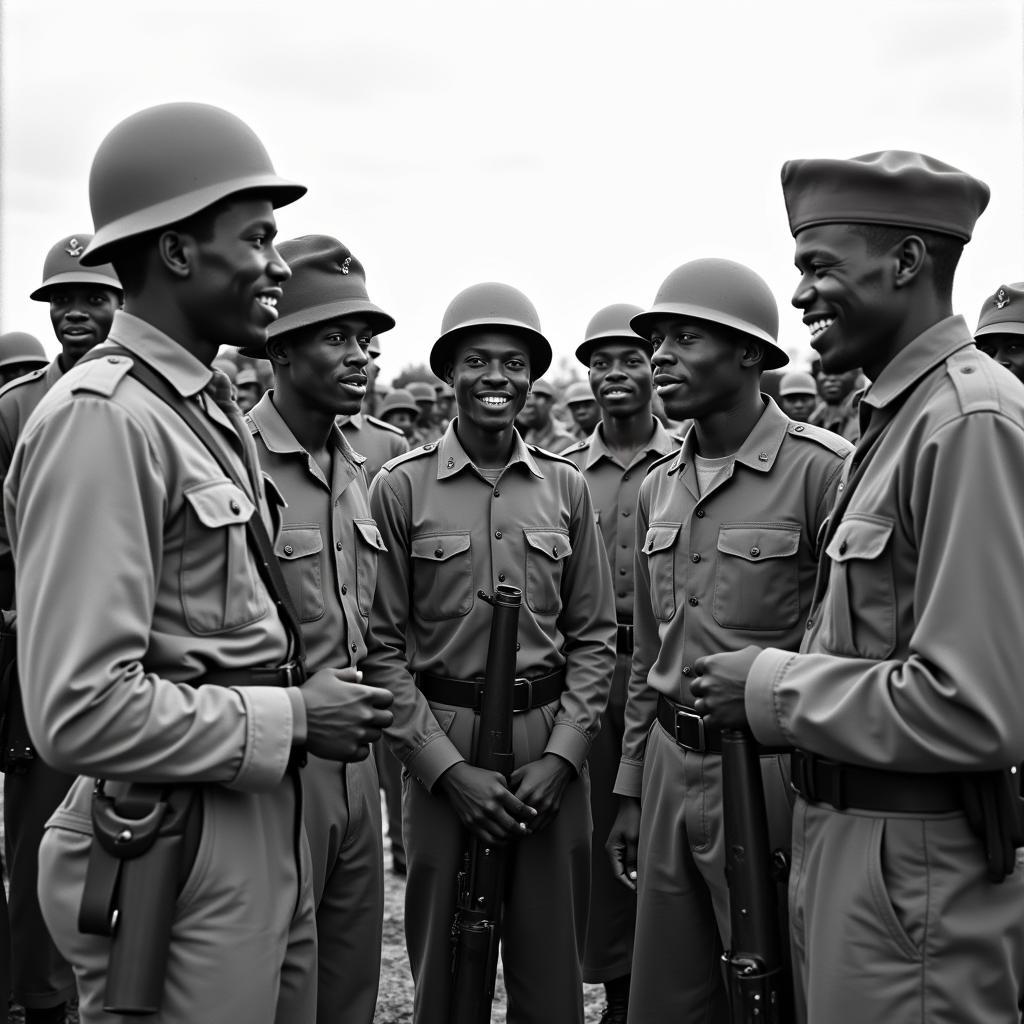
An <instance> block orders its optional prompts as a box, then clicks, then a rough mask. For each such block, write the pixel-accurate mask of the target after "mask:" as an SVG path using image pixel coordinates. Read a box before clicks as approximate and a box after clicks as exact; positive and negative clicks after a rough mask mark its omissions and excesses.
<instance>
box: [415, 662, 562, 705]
mask: <svg viewBox="0 0 1024 1024" xmlns="http://www.w3.org/2000/svg"><path fill="white" fill-rule="evenodd" d="M417 681H418V685H419V688H420V690H421V691H422V693H423V696H424V697H426V698H427V700H430V701H433V702H434V703H435V704H451V705H453V706H455V707H457V708H472V709H473V710H474V711H477V712H479V710H480V697H481V695H482V694H483V689H484V681H483V680H482V679H449V678H448V677H447V676H435V675H433V674H431V673H430V672H421V673H420V674H419V676H418V677H417ZM564 689H565V669H564V668H560V669H558V670H557V671H556V672H550V673H549V674H548V675H546V676H540V677H539V678H537V679H517V680H516V682H515V686H514V687H513V689H512V710H513V711H515V712H519V711H531V710H533V708H539V707H542V706H543V705H545V704H551V703H552V702H553V701H556V700H558V698H559V697H561V696H562V691H563V690H564Z"/></svg>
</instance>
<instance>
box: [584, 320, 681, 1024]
mask: <svg viewBox="0 0 1024 1024" xmlns="http://www.w3.org/2000/svg"><path fill="white" fill-rule="evenodd" d="M640 312H642V310H641V309H640V307H639V306H630V305H628V304H626V303H619V304H616V305H613V306H607V307H605V308H604V309H602V310H599V311H598V312H597V313H595V314H594V317H593V318H592V319H591V321H590V323H589V325H588V326H587V331H586V335H585V337H584V340H583V344H581V345H580V346H579V348H577V349H576V358H577V359H578V360H579V361H580V362H581V363H582V364H583V365H584V366H586V367H587V369H588V372H589V377H590V380H589V383H586V384H584V383H582V382H581V383H580V384H578V385H577V384H574V385H573V387H585V388H586V389H587V394H588V395H589V397H590V400H591V403H592V404H594V405H595V406H597V407H599V414H600V417H601V419H600V421H599V423H598V424H597V425H596V426H595V428H594V431H593V433H592V434H591V435H590V436H589V437H588V438H587V439H586V440H584V441H580V443H579V444H576V445H573V446H572V447H571V448H568V449H567V450H566V451H565V452H564V457H565V458H567V459H568V460H569V461H570V462H572V463H573V464H574V465H576V466H578V467H579V469H580V470H581V471H582V472H583V477H584V479H585V480H586V481H587V486H588V487H589V489H590V495H591V498H592V499H593V502H594V513H595V515H596V516H597V520H598V525H599V527H600V530H601V538H602V540H603V541H604V550H605V554H606V555H607V556H608V566H609V568H610V569H611V574H612V587H613V589H614V591H615V617H616V619H617V620H618V628H617V632H616V651H617V653H618V657H617V660H616V662H615V671H614V674H613V675H612V679H611V692H610V694H609V697H608V707H607V708H606V709H605V713H604V716H603V717H602V719H601V731H600V732H599V733H598V734H597V736H596V737H595V739H594V742H593V743H592V744H591V747H590V754H589V756H588V757H587V765H588V766H589V768H590V809H591V812H592V814H593V818H594V831H593V834H592V837H591V855H592V862H593V873H594V875H593V884H592V888H591V893H590V920H589V924H588V928H587V946H586V954H585V956H584V960H583V980H584V981H585V982H587V983H588V984H597V983H603V984H604V988H605V995H606V1002H607V1005H606V1006H605V1009H604V1013H603V1014H602V1016H601V1022H600V1024H625V1021H626V1007H627V1005H628V1002H629V980H630V964H631V963H632V959H633V930H634V927H635V924H636V892H635V889H629V888H627V887H626V886H624V885H622V884H621V883H620V882H619V880H618V879H617V878H616V877H615V873H614V872H613V870H612V865H611V862H610V861H609V858H608V854H607V852H606V850H605V841H606V840H607V839H608V834H609V832H610V831H611V827H612V823H613V822H614V820H615V812H616V809H617V799H616V797H615V795H614V793H613V788H614V786H615V776H616V773H617V771H618V768H619V757H620V756H621V754H622V735H623V731H624V713H625V708H626V684H627V682H628V681H629V666H630V663H631V661H632V657H633V560H634V553H635V546H636V526H635V519H634V513H635V511H636V498H637V494H638V492H639V490H640V484H641V483H642V482H643V479H644V476H645V475H646V473H647V470H648V469H649V468H650V467H651V466H652V465H653V464H654V463H655V462H657V461H658V459H660V458H661V457H662V456H663V455H667V454H668V453H669V452H673V451H675V450H676V449H677V448H678V447H679V444H680V441H681V439H680V438H675V437H672V436H671V435H670V434H669V433H668V431H666V430H665V428H664V427H663V426H662V425H661V423H659V422H658V420H656V419H655V418H654V415H653V413H652V412H651V396H652V393H653V386H652V383H651V352H652V347H651V343H650V342H649V341H648V340H647V339H646V338H641V337H640V336H639V335H638V334H636V333H635V332H634V331H633V330H632V329H631V328H630V326H629V321H630V318H631V317H633V316H635V315H636V314H637V313H640ZM591 389H593V390H591ZM571 390H572V389H571V388H570V395H569V396H568V399H567V400H568V401H571V399H572V396H571ZM595 396H596V398H597V401H596V402H594V398H595ZM577 422H579V421H578V420H577Z"/></svg>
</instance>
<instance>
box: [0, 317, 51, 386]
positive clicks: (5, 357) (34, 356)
mask: <svg viewBox="0 0 1024 1024" xmlns="http://www.w3.org/2000/svg"><path fill="white" fill-rule="evenodd" d="M49 361H50V360H49V359H48V358H47V356H46V351H45V350H44V349H43V346H42V344H41V343H40V341H39V339H38V338H37V337H35V335H33V334H26V333H25V332H24V331H8V332H7V333H6V334H0V387H3V385H4V384H9V383H10V382H11V381H12V380H17V379H18V378H19V377H24V376H25V374H26V373H31V372H32V371H33V370H38V369H39V368H40V367H41V366H46V364H47V363H48V362H49Z"/></svg>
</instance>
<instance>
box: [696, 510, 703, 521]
mask: <svg viewBox="0 0 1024 1024" xmlns="http://www.w3.org/2000/svg"><path fill="white" fill-rule="evenodd" d="M694 515H696V517H697V518H698V519H703V518H704V509H702V508H699V509H697V511H696V512H695V513H694Z"/></svg>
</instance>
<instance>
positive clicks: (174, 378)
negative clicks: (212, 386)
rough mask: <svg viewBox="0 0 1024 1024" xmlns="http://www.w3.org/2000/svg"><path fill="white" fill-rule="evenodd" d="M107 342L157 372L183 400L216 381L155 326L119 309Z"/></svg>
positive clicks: (189, 353) (206, 368)
mask: <svg viewBox="0 0 1024 1024" xmlns="http://www.w3.org/2000/svg"><path fill="white" fill-rule="evenodd" d="M107 340H108V341H110V342H113V343H114V344H117V345H120V346H122V348H126V349H127V350H128V351H129V352H131V354H132V355H134V356H138V358H139V359H141V360H142V361H143V362H144V363H146V364H147V365H149V366H151V367H152V368H153V369H154V370H156V371H157V372H158V373H159V374H160V376H161V377H163V378H164V379H165V380H166V381H167V382H168V383H169V384H170V385H171V387H173V388H174V390H175V391H177V392H178V394H179V395H181V396H182V397H183V398H192V397H194V396H195V395H198V394H199V393H200V392H201V391H202V390H203V388H205V387H206V385H207V384H209V383H210V381H211V380H212V379H213V371H212V370H211V369H210V367H208V366H205V365H204V364H203V363H201V362H200V361H199V360H198V359H196V357H195V356H194V355H192V353H191V352H189V351H187V350H186V349H185V348H184V347H182V346H181V345H179V344H178V342H176V341H175V340H174V339H173V338H172V337H171V336H170V335H168V334H164V332H163V331H161V330H158V329H157V328H156V327H154V326H153V325H152V324H149V323H147V322H146V321H145V320H142V319H140V318H139V317H137V316H133V315H132V314H131V313H126V312H125V311H124V310H123V309H119V310H118V311H117V312H116V313H115V314H114V321H113V323H112V324H111V327H110V334H109V335H107Z"/></svg>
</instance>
